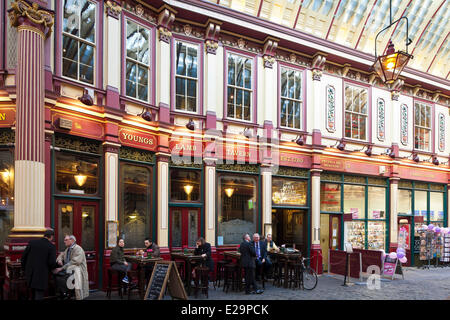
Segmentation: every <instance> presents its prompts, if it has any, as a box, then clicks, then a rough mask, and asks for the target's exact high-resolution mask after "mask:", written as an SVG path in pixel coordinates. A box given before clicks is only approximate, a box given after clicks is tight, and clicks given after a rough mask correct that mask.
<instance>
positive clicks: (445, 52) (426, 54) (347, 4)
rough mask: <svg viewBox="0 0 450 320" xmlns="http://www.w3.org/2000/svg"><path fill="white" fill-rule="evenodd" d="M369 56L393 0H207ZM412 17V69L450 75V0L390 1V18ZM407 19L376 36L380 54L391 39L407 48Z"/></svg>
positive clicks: (387, 20)
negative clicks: (405, 23)
mask: <svg viewBox="0 0 450 320" xmlns="http://www.w3.org/2000/svg"><path fill="white" fill-rule="evenodd" d="M205 1H208V2H212V3H215V4H217V5H219V6H224V7H228V8H230V9H233V10H236V11H239V12H243V13H246V14H249V15H252V16H254V17H258V18H261V19H264V20H268V21H271V22H274V23H277V24H280V25H283V26H285V27H289V28H292V29H294V30H299V31H302V32H305V33H308V34H311V35H314V36H316V37H319V38H322V39H325V40H328V41H332V42H335V43H338V44H341V45H345V46H347V47H349V48H353V49H356V50H359V51H362V52H365V53H368V54H372V55H373V54H374V51H375V48H374V46H375V36H376V34H377V33H378V32H379V31H380V30H381V29H383V28H384V27H385V26H387V25H389V0H205ZM401 16H406V17H408V20H409V38H410V39H411V40H412V43H411V45H410V46H409V52H410V53H412V54H413V55H414V59H412V60H411V61H410V62H409V65H408V66H409V67H410V68H413V69H416V70H420V71H423V72H426V73H429V74H432V75H435V76H437V77H440V78H443V79H449V77H450V56H449V55H450V39H449V32H450V23H449V22H450V0H392V21H395V20H397V19H398V18H400V17H401ZM404 21H405V20H404V19H402V21H401V22H400V23H399V24H397V25H396V26H395V27H392V28H391V29H389V30H387V31H386V32H385V33H383V34H381V35H380V37H378V40H379V41H378V43H377V48H378V51H380V53H379V54H381V53H382V52H381V51H382V50H383V49H384V50H386V48H387V44H388V42H389V39H392V41H393V42H394V44H395V46H396V48H398V49H402V50H404V49H405V37H406V35H405V33H406V32H405V31H406V28H405V25H404Z"/></svg>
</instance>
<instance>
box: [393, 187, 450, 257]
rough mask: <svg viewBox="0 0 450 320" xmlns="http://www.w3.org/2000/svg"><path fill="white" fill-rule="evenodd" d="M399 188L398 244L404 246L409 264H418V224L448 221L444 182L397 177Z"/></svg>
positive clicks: (438, 224)
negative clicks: (400, 178) (437, 182)
mask: <svg viewBox="0 0 450 320" xmlns="http://www.w3.org/2000/svg"><path fill="white" fill-rule="evenodd" d="M398 188H399V190H398V246H399V247H401V246H402V247H403V248H404V249H405V251H406V257H407V259H408V265H421V264H422V262H421V259H420V255H419V254H420V234H419V230H420V227H421V226H422V225H429V224H433V225H435V226H439V227H441V228H442V227H444V226H446V225H447V219H448V217H447V214H446V210H447V209H446V202H447V200H446V199H447V193H446V185H445V184H435V183H427V182H419V181H408V180H400V181H399V186H398ZM413 213H414V214H413Z"/></svg>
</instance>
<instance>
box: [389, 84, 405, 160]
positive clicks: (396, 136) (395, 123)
mask: <svg viewBox="0 0 450 320" xmlns="http://www.w3.org/2000/svg"><path fill="white" fill-rule="evenodd" d="M403 83H404V81H403V80H401V79H397V81H395V82H394V83H393V84H392V85H391V87H390V90H391V139H392V147H391V153H390V156H391V157H392V158H398V156H399V142H400V130H401V128H400V102H399V101H398V100H399V97H400V89H401V87H402V86H403Z"/></svg>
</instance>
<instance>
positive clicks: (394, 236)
mask: <svg viewBox="0 0 450 320" xmlns="http://www.w3.org/2000/svg"><path fill="white" fill-rule="evenodd" d="M398 181H399V178H390V190H389V191H390V200H391V201H390V202H391V206H390V212H389V213H390V218H389V219H390V220H389V221H390V223H389V225H390V234H389V238H390V243H389V248H390V250H395V249H396V248H397V246H398V219H397V217H398V215H397V213H398Z"/></svg>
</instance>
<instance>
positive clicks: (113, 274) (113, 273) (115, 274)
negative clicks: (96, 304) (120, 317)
mask: <svg viewBox="0 0 450 320" xmlns="http://www.w3.org/2000/svg"><path fill="white" fill-rule="evenodd" d="M124 277H125V273H124V272H122V271H118V270H114V269H111V267H109V268H108V287H107V288H106V297H108V299H111V291H116V290H117V291H118V292H119V296H120V299H122V298H123V294H122V288H123V287H124V283H122V279H123V278H124ZM113 278H115V279H116V280H117V281H116V283H114V282H113Z"/></svg>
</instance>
